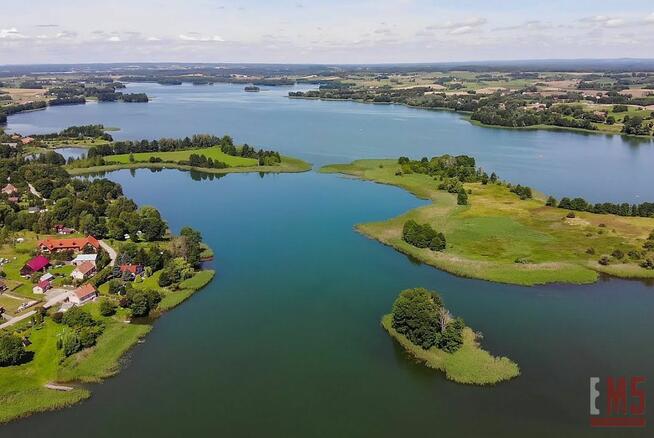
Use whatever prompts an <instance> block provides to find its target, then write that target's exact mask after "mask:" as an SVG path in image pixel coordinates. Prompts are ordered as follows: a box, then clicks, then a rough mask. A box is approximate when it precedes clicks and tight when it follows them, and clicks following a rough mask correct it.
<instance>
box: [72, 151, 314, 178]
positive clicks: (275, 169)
mask: <svg viewBox="0 0 654 438" xmlns="http://www.w3.org/2000/svg"><path fill="white" fill-rule="evenodd" d="M166 153H167V152H166ZM116 156H118V155H116ZM232 158H240V157H232ZM112 159H113V157H112ZM241 159H244V160H249V159H247V158H241ZM254 161H255V163H256V160H254ZM144 168H148V169H179V170H188V171H191V170H192V171H197V172H204V173H213V174H219V175H224V174H227V173H247V172H262V173H298V172H306V171H309V170H311V164H309V163H307V162H305V161H302V160H300V159H297V158H291V157H282V162H281V163H280V164H279V165H278V166H259V165H252V166H250V165H241V166H237V167H228V168H225V169H216V168H208V167H195V166H188V165H184V164H179V163H150V162H147V161H144V162H134V163H130V162H126V163H120V164H108V165H105V166H92V167H81V168H79V167H78V168H70V167H67V168H66V170H67V171H68V173H69V174H71V175H85V174H93V173H101V172H113V171H115V170H121V169H144Z"/></svg>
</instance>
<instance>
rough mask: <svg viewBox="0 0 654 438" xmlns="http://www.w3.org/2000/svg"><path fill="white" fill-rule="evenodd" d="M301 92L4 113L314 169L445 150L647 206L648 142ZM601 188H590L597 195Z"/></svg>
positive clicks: (161, 90) (170, 89)
mask: <svg viewBox="0 0 654 438" xmlns="http://www.w3.org/2000/svg"><path fill="white" fill-rule="evenodd" d="M308 88H309V86H305V85H303V86H296V87H261V92H259V93H246V92H244V91H243V87H242V86H240V85H232V84H215V85H200V86H194V85H190V84H184V85H181V86H162V85H158V84H129V85H128V89H127V92H133V93H140V92H144V93H147V94H148V95H149V96H151V97H152V98H153V99H152V100H151V102H150V103H147V104H125V103H91V102H89V103H87V104H86V105H74V106H55V107H48V108H47V109H46V110H43V111H34V112H29V113H22V114H17V115H13V116H11V117H9V120H8V122H9V123H8V125H7V128H8V130H9V131H17V132H20V133H23V134H39V133H48V132H53V131H58V130H61V129H63V128H66V127H68V126H71V125H83V124H95V123H102V124H104V125H105V126H107V127H116V128H120V131H115V132H111V135H112V136H113V137H114V138H116V139H132V140H133V139H143V138H147V139H154V138H160V137H183V136H185V135H192V134H196V133H210V134H216V135H224V134H230V135H232V136H233V137H234V138H235V140H236V141H237V142H246V143H249V144H252V145H255V146H256V147H261V148H266V149H274V150H279V151H280V152H281V153H283V154H285V155H289V156H294V157H298V158H301V159H304V160H306V161H309V162H311V163H313V164H314V165H316V166H322V165H326V164H333V163H339V162H340V163H346V162H348V163H349V162H351V161H353V160H355V159H360V158H395V157H398V156H400V155H407V156H411V157H413V158H420V157H422V156H430V157H431V156H434V155H442V154H445V153H449V154H454V155H458V154H466V155H470V156H473V157H475V158H476V159H477V160H478V163H479V164H480V165H481V166H483V167H484V168H485V169H487V170H489V171H495V172H497V173H498V175H500V177H502V178H503V179H506V180H509V181H511V182H514V183H519V184H523V185H525V184H527V185H530V186H532V187H535V188H537V189H538V190H541V191H543V192H545V193H548V194H552V195H554V196H556V197H557V198H561V197H563V196H570V197H574V196H582V197H584V198H586V199H587V200H589V201H592V202H603V201H611V202H630V203H634V202H638V203H639V202H644V201H654V172H652V171H651V169H653V168H654V142H652V141H649V140H642V139H629V138H622V137H620V136H605V135H598V134H581V133H577V132H553V131H522V130H508V129H495V128H486V127H479V126H474V125H472V124H470V123H469V122H467V121H466V120H464V119H463V118H462V117H461V115H459V114H456V113H452V112H447V111H428V110H423V109H416V108H408V107H404V106H399V105H371V104H362V103H356V102H334V101H318V100H302V99H289V98H288V97H287V95H288V92H289V91H298V90H306V89H308ZM600 188H601V190H598V189H600Z"/></svg>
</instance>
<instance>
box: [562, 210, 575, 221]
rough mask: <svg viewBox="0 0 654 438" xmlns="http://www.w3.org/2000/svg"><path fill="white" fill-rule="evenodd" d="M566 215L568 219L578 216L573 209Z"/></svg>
mask: <svg viewBox="0 0 654 438" xmlns="http://www.w3.org/2000/svg"><path fill="white" fill-rule="evenodd" d="M565 217H567V218H568V219H574V218H576V217H577V215H576V214H574V212H572V211H571V212H570V213H568V214H566V215H565Z"/></svg>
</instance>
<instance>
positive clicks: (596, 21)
mask: <svg viewBox="0 0 654 438" xmlns="http://www.w3.org/2000/svg"><path fill="white" fill-rule="evenodd" d="M579 21H582V22H584V23H590V24H593V25H596V26H604V27H620V26H623V25H624V24H626V22H625V20H624V19H622V18H618V17H609V16H607V15H595V16H594V17H585V18H582V19H581V20H579Z"/></svg>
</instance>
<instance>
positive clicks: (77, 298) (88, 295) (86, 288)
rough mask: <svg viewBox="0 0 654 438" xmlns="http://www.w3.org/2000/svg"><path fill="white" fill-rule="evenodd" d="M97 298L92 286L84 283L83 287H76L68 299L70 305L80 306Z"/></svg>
mask: <svg viewBox="0 0 654 438" xmlns="http://www.w3.org/2000/svg"><path fill="white" fill-rule="evenodd" d="M97 296H98V292H97V291H96V290H95V288H94V287H93V285H92V284H89V283H86V284H85V285H83V286H80V287H78V288H77V289H75V290H74V291H72V292H71V293H70V296H69V297H68V299H69V300H70V302H71V303H73V304H77V305H78V306H81V305H82V304H86V303H88V302H89V301H92V300H94V299H95V298H96V297H97Z"/></svg>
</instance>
